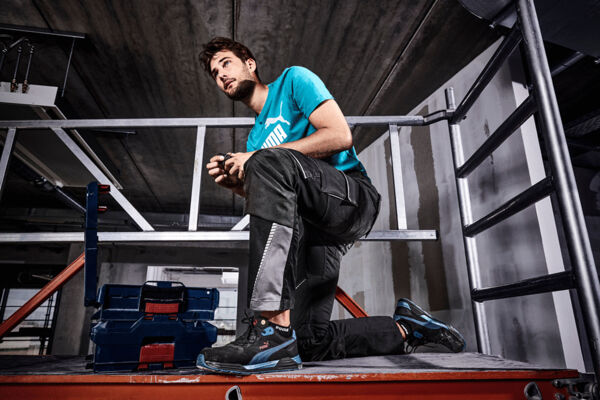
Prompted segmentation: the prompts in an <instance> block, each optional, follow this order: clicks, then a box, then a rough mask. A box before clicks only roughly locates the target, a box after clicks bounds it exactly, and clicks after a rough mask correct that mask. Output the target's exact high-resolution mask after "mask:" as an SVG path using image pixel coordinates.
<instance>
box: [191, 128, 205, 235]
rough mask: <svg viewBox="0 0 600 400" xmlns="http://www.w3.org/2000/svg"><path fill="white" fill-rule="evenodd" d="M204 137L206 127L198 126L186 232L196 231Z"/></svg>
mask: <svg viewBox="0 0 600 400" xmlns="http://www.w3.org/2000/svg"><path fill="white" fill-rule="evenodd" d="M205 136H206V126H202V125H200V126H198V132H197V133H196V154H195V156H194V177H193V180H192V197H191V200H190V219H189V221H188V231H196V230H198V212H199V209H200V183H201V180H202V170H203V169H204V168H203V165H202V158H203V154H204V138H205Z"/></svg>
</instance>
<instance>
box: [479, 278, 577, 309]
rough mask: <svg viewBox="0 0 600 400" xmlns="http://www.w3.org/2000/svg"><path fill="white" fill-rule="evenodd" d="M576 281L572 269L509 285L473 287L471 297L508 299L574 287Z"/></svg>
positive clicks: (482, 299) (484, 299) (480, 299)
mask: <svg viewBox="0 0 600 400" xmlns="http://www.w3.org/2000/svg"><path fill="white" fill-rule="evenodd" d="M574 287H575V281H574V279H573V274H572V273H571V271H564V272H557V273H555V274H550V275H544V276H539V277H535V278H530V279H525V280H522V281H520V282H515V283H510V284H508V285H502V286H495V287H489V288H485V289H473V290H472V291H471V298H472V299H473V300H475V301H478V302H483V301H488V300H498V299H506V298H510V297H518V296H528V295H532V294H539V293H547V292H555V291H560V290H568V289H573V288H574Z"/></svg>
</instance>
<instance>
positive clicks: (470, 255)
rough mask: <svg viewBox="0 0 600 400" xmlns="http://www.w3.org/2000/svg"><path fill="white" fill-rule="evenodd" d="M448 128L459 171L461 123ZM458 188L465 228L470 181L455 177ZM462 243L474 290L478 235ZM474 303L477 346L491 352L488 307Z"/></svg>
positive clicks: (450, 103) (450, 96)
mask: <svg viewBox="0 0 600 400" xmlns="http://www.w3.org/2000/svg"><path fill="white" fill-rule="evenodd" d="M445 93H446V108H448V109H449V110H454V107H455V101H454V90H453V89H452V88H448V89H446V91H445ZM448 129H449V131H450V144H451V147H452V159H453V162H454V169H455V171H456V169H458V167H459V166H460V165H462V164H463V163H464V160H465V156H464V151H463V147H462V139H461V134H460V126H459V125H458V124H457V123H452V122H451V121H448ZM456 191H457V195H458V202H459V210H460V218H461V225H462V227H465V226H467V225H469V224H470V223H472V222H473V212H472V209H471V199H470V195H469V183H468V181H467V179H466V178H459V177H458V176H457V177H456ZM463 242H464V246H465V255H466V261H467V269H468V272H469V287H470V288H471V290H473V289H477V288H479V287H481V273H480V267H479V256H478V254H477V242H476V241H475V238H470V237H467V236H465V235H464V234H463ZM471 304H472V306H473V312H474V322H475V331H476V338H477V348H478V349H479V351H480V352H481V353H484V354H492V346H491V344H490V336H489V333H488V327H487V318H486V313H485V306H484V305H483V304H481V303H478V302H475V301H471Z"/></svg>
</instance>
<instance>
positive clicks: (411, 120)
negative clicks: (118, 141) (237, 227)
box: [0, 115, 425, 129]
mask: <svg viewBox="0 0 600 400" xmlns="http://www.w3.org/2000/svg"><path fill="white" fill-rule="evenodd" d="M346 121H347V122H348V125H352V126H385V127H387V126H389V125H390V124H394V125H398V126H421V125H425V123H424V119H423V117H422V116H420V115H416V116H412V115H385V116H357V117H346ZM254 123H255V119H254V118H247V117H229V118H227V117H223V118H129V119H64V120H23V121H9V120H1V121H0V129H2V128H4V129H7V128H19V129H57V128H62V129H76V128H80V129H84V128H87V129H89V128H175V127H177V128H185V127H189V128H196V127H198V126H200V125H203V126H206V127H210V128H252V127H253V126H254Z"/></svg>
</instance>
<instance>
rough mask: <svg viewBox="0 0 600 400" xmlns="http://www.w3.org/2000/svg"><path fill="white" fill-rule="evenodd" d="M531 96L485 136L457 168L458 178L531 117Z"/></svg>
mask: <svg viewBox="0 0 600 400" xmlns="http://www.w3.org/2000/svg"><path fill="white" fill-rule="evenodd" d="M536 108H537V107H536V105H535V101H534V100H533V97H531V96H529V97H528V98H527V99H525V101H523V102H522V103H521V105H520V106H519V107H518V108H517V109H516V110H515V111H513V113H512V114H510V116H509V117H508V118H507V119H506V120H505V121H504V122H503V123H502V124H501V125H500V126H499V127H498V129H496V130H495V131H494V133H493V134H492V135H491V136H490V137H489V138H487V140H486V141H485V142H484V143H483V144H482V145H481V146H480V147H479V148H478V149H477V150H476V151H475V153H473V155H472V156H471V157H470V158H469V159H468V160H467V162H465V163H464V164H463V165H461V167H460V168H458V170H457V172H456V174H457V176H458V177H459V178H465V177H466V176H467V175H469V174H470V173H471V172H473V170H474V169H475V168H477V167H478V166H479V165H480V164H481V163H482V162H483V160H485V159H486V158H487V157H488V156H489V155H490V154H492V153H493V152H494V150H496V149H497V148H498V147H499V146H500V145H501V144H502V143H504V141H505V140H506V139H508V138H509V137H510V136H511V135H512V134H513V133H514V131H515V130H516V129H517V128H519V127H520V126H521V125H523V123H524V122H525V121H527V120H528V119H529V117H531V115H532V114H533V113H534V112H535V110H536Z"/></svg>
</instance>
